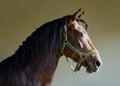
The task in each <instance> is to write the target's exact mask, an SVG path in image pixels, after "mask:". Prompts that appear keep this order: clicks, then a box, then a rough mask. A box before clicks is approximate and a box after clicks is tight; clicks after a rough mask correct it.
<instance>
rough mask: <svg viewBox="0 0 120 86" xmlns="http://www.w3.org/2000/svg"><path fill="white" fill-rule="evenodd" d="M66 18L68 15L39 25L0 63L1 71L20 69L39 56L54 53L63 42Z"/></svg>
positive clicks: (44, 56) (42, 56) (45, 56)
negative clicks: (13, 52)
mask: <svg viewBox="0 0 120 86" xmlns="http://www.w3.org/2000/svg"><path fill="white" fill-rule="evenodd" d="M65 20H66V17H63V18H60V19H57V20H54V21H51V22H48V23H46V24H44V25H42V26H41V27H39V28H38V29H37V30H36V31H35V32H33V33H32V34H31V36H29V37H28V38H27V39H26V41H24V42H23V44H22V45H21V46H20V47H19V48H18V50H17V51H16V52H15V54H13V55H12V56H10V57H9V58H7V59H5V60H4V61H2V62H1V63H0V73H1V72H2V73H3V72H7V71H8V70H9V71H10V70H12V72H13V71H17V70H20V69H21V68H23V67H25V66H26V65H27V64H29V63H30V62H32V61H33V60H34V59H36V58H38V57H40V58H47V56H50V55H53V54H54V53H55V52H56V50H57V48H58V47H59V46H60V44H61V38H62V29H63V26H64V24H65ZM1 70H3V71H1ZM13 73H14V72H13Z"/></svg>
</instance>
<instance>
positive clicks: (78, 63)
mask: <svg viewBox="0 0 120 86" xmlns="http://www.w3.org/2000/svg"><path fill="white" fill-rule="evenodd" d="M64 30H65V31H64V34H63V38H64V39H63V43H62V46H61V53H62V54H63V55H64V49H65V47H66V46H67V47H69V48H70V49H71V50H72V51H73V52H74V53H76V54H77V55H78V56H80V59H79V61H78V62H77V65H76V66H75V68H73V66H72V65H71V64H70V62H69V60H68V58H67V57H66V60H67V63H68V65H69V66H70V68H71V70H72V71H74V72H77V71H79V70H80V68H81V66H82V62H83V60H84V59H85V58H86V57H89V56H91V55H93V54H96V53H98V51H97V50H92V51H90V52H87V53H84V52H81V51H79V50H78V49H77V48H76V47H74V46H73V45H72V44H71V43H70V42H69V41H68V39H67V27H66V25H64ZM82 56H85V58H82Z"/></svg>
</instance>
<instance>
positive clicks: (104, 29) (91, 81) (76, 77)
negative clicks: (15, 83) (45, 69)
mask: <svg viewBox="0 0 120 86" xmlns="http://www.w3.org/2000/svg"><path fill="white" fill-rule="evenodd" d="M79 8H83V10H85V11H86V13H85V14H84V16H83V19H84V20H85V21H86V22H87V23H88V25H89V28H90V30H89V32H88V33H89V36H90V37H91V39H92V42H93V44H94V45H95V46H96V48H97V49H98V50H99V52H100V54H101V59H102V61H103V65H102V67H101V69H100V71H99V72H98V73H93V74H87V73H86V72H85V69H84V68H82V69H81V71H79V72H78V73H73V72H72V71H71V70H70V68H69V67H68V65H67V62H66V60H65V58H64V57H62V58H61V59H60V61H59V64H58V67H57V70H56V72H55V76H54V79H53V83H52V86H120V45H119V44H120V0H0V61H2V60H3V59H5V58H7V57H8V56H10V55H12V54H13V53H14V52H15V51H16V50H17V49H18V47H19V45H21V44H22V42H23V41H24V40H25V39H26V38H27V37H28V36H29V35H30V34H31V33H32V32H33V31H35V29H36V28H37V27H39V26H41V25H42V24H44V23H46V22H48V21H51V20H54V19H57V18H60V17H63V16H65V15H69V14H73V13H74V12H76V11H77V10H78V9H79ZM73 64H75V63H73Z"/></svg>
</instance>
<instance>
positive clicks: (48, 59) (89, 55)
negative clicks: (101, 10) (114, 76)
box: [0, 10, 102, 86]
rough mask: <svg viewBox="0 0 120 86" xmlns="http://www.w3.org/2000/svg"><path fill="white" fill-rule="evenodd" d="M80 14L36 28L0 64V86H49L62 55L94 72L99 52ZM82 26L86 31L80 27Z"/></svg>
mask: <svg viewBox="0 0 120 86" xmlns="http://www.w3.org/2000/svg"><path fill="white" fill-rule="evenodd" d="M83 14H84V12H81V10H78V11H77V12H76V13H74V14H73V15H68V16H64V17H62V18H59V19H56V20H53V21H50V22H48V23H46V24H43V25H42V26H40V27H39V28H38V29H37V30H36V31H34V32H33V33H32V34H31V36H29V37H28V38H27V39H26V41H24V42H23V43H22V45H21V46H20V47H19V48H18V50H17V51H16V52H15V53H14V54H13V55H12V56H10V57H8V58H7V59H5V60H3V61H2V62H1V63H0V86H51V83H52V79H53V75H54V72H55V70H56V67H57V65H58V61H59V59H60V57H61V56H62V55H65V56H66V58H67V61H68V63H69V60H68V57H69V58H71V59H72V60H74V61H75V62H76V63H77V65H76V67H75V69H74V72H77V71H79V70H80V68H81V66H83V67H85V68H86V71H87V72H88V73H93V72H97V71H98V70H99V68H100V66H101V64H102V62H101V59H100V55H99V52H98V51H97V49H96V48H95V47H94V45H93V44H92V42H91V40H90V38H89V36H88V34H87V23H86V22H85V21H84V20H83V19H81V15H83ZM82 23H83V24H85V26H86V28H84V27H83V26H82Z"/></svg>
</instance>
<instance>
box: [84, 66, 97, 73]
mask: <svg viewBox="0 0 120 86" xmlns="http://www.w3.org/2000/svg"><path fill="white" fill-rule="evenodd" d="M98 70H99V68H97V67H96V66H95V65H92V66H91V65H88V66H87V67H86V72H87V73H93V72H98Z"/></svg>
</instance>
